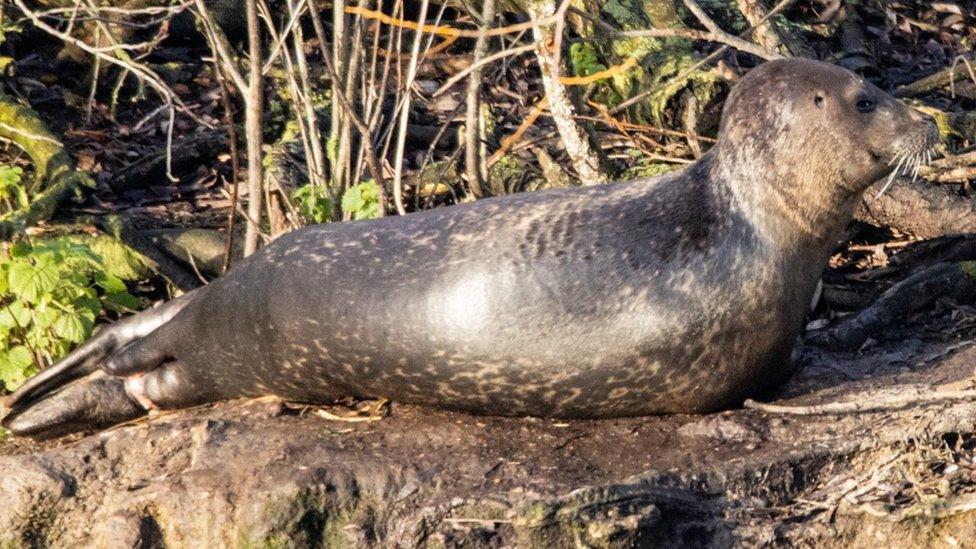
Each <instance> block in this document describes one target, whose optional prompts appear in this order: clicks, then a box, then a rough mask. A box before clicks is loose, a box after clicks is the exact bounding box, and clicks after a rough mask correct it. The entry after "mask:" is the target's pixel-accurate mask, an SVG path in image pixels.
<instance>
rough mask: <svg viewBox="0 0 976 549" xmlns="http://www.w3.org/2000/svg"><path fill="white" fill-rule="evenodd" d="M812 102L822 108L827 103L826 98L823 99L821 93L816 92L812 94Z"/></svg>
mask: <svg viewBox="0 0 976 549" xmlns="http://www.w3.org/2000/svg"><path fill="white" fill-rule="evenodd" d="M813 104H814V105H816V106H817V108H818V109H822V108H824V106H826V105H827V100H826V99H824V96H823V93H820V92H817V93H815V94H814V95H813Z"/></svg>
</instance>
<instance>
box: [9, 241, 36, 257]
mask: <svg viewBox="0 0 976 549" xmlns="http://www.w3.org/2000/svg"><path fill="white" fill-rule="evenodd" d="M32 249H33V248H32V247H31V245H30V244H29V243H27V242H25V241H23V240H21V241H20V242H14V243H13V244H12V245H11V246H10V257H27V256H28V255H30V252H31V250H32Z"/></svg>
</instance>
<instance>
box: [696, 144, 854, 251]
mask: <svg viewBox="0 0 976 549" xmlns="http://www.w3.org/2000/svg"><path fill="white" fill-rule="evenodd" d="M757 141H760V143H742V142H740V143H731V142H729V141H728V140H725V141H723V140H720V141H719V142H718V143H716V145H715V147H713V148H712V150H711V151H709V153H708V155H710V156H712V158H711V159H710V168H711V170H713V173H714V174H715V175H716V176H717V177H715V178H713V180H715V181H723V182H726V183H727V184H728V186H729V193H730V195H731V199H732V200H733V201H734V202H735V204H734V206H735V207H737V209H738V210H739V211H740V212H741V213H742V214H743V216H744V217H746V218H747V219H749V220H750V221H751V223H752V224H753V225H754V227H755V228H756V230H757V232H758V233H759V234H760V235H761V236H762V237H764V239H766V240H767V241H769V242H770V243H771V244H773V245H775V246H776V247H777V248H780V249H782V250H796V251H798V252H803V253H809V252H811V251H815V250H816V251H823V252H824V253H828V252H829V251H830V250H831V249H833V247H834V246H835V245H836V244H837V240H838V239H840V237H841V235H842V234H843V231H844V228H845V227H846V226H847V224H848V222H849V221H850V219H851V217H852V215H853V213H854V208H855V206H856V205H857V202H858V200H859V199H860V192H856V191H852V190H850V186H849V185H848V182H847V181H845V174H844V170H843V168H842V167H841V166H840V165H839V161H838V159H837V158H836V156H837V152H836V151H828V150H817V148H816V146H815V147H814V150H797V149H796V148H795V147H793V148H790V147H789V144H788V143H775V142H774V143H761V141H762V140H757ZM825 145H826V143H824V145H822V146H821V147H825ZM784 151H785V153H787V154H784V153H783V152H784Z"/></svg>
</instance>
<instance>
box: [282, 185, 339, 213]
mask: <svg viewBox="0 0 976 549" xmlns="http://www.w3.org/2000/svg"><path fill="white" fill-rule="evenodd" d="M291 198H292V200H294V201H295V202H297V203H298V211H299V212H300V213H301V214H302V217H304V218H305V219H307V220H308V221H311V222H313V223H327V222H329V221H331V220H332V200H331V199H329V197H328V196H326V192H325V188H323V187H321V186H319V185H312V184H311V183H309V184H308V185H303V186H301V187H299V188H297V189H295V190H294V191H293V192H292V193H291Z"/></svg>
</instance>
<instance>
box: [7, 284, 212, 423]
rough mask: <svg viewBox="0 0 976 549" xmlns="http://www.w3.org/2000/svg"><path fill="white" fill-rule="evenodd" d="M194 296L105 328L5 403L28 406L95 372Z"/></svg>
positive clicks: (182, 297) (13, 406) (12, 407)
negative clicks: (120, 350) (110, 356)
mask: <svg viewBox="0 0 976 549" xmlns="http://www.w3.org/2000/svg"><path fill="white" fill-rule="evenodd" d="M193 295H196V292H190V293H187V294H183V295H182V296H180V297H178V298H176V299H173V300H172V301H169V302H167V303H164V304H162V305H160V306H158V307H156V308H154V309H150V310H148V311H143V312H141V313H139V314H136V315H133V316H130V317H128V318H125V319H122V320H120V321H118V322H116V323H115V324H112V325H111V326H107V327H105V328H104V329H103V330H102V331H100V332H99V333H98V334H96V335H95V337H93V338H91V339H90V340H88V341H87V342H86V343H85V344H84V345H82V346H80V347H78V348H77V349H75V350H74V351H72V352H71V353H69V354H68V356H66V357H64V358H62V359H61V360H60V361H58V362H57V363H55V364H54V365H52V366H51V367H49V368H47V369H45V370H44V371H42V372H41V373H39V374H37V375H36V376H34V377H32V378H30V379H29V380H27V383H24V384H23V385H22V386H21V387H20V388H19V389H17V391H15V392H14V393H13V394H12V395H10V396H8V397H7V398H6V399H5V400H4V406H5V407H6V408H8V409H10V410H13V409H14V408H17V407H24V406H27V405H29V404H30V403H31V402H33V401H35V400H38V399H40V398H43V397H44V396H45V395H46V394H48V393H51V392H53V391H57V390H58V389H59V388H60V387H63V386H65V385H67V384H68V383H71V382H72V381H74V380H76V379H79V378H82V377H85V376H88V375H91V374H92V373H94V372H95V371H97V370H98V368H99V367H100V366H101V362H102V360H104V359H105V358H106V357H108V356H109V355H110V354H111V353H112V352H114V351H115V350H117V349H119V348H121V347H123V346H125V345H127V344H129V343H131V342H133V341H135V340H137V339H139V338H141V337H145V336H146V335H148V334H150V333H152V332H153V331H154V330H155V329H156V328H159V327H160V326H162V325H163V324H165V323H166V322H168V321H169V320H170V319H171V318H173V316H175V315H176V313H178V312H180V310H182V309H183V307H185V306H186V305H187V304H188V303H189V302H190V300H191V296H193Z"/></svg>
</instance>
